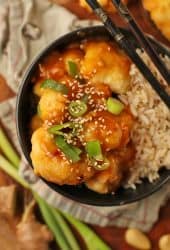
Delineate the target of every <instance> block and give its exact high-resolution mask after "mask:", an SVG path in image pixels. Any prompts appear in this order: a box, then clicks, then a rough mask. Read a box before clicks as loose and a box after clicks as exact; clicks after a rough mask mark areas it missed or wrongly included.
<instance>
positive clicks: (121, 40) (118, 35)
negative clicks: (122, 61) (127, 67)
mask: <svg viewBox="0 0 170 250" xmlns="http://www.w3.org/2000/svg"><path fill="white" fill-rule="evenodd" d="M86 2H87V3H88V5H89V6H90V7H91V8H92V10H93V11H94V12H95V13H96V15H97V16H98V17H99V18H100V20H101V21H102V23H103V24H104V26H105V28H106V29H107V30H108V31H109V33H110V34H111V36H112V37H113V38H114V40H115V41H116V42H117V44H118V45H119V46H120V47H121V48H122V50H123V51H124V52H125V53H126V54H127V55H128V56H129V58H130V59H131V60H132V62H133V63H134V64H135V65H136V67H137V68H138V69H139V71H140V72H141V73H142V74H143V76H144V77H145V79H146V80H147V81H148V82H149V83H150V85H151V86H152V88H153V89H154V90H155V91H156V93H157V94H158V95H159V97H160V98H161V99H162V101H163V102H164V103H165V104H166V105H167V107H168V108H170V96H169V95H168V94H167V93H166V91H165V89H164V87H163V86H162V85H161V84H160V83H159V81H158V80H157V79H156V77H155V76H154V75H153V74H152V72H151V71H150V69H149V68H148V67H147V66H146V64H145V63H144V61H143V60H142V59H141V58H140V56H139V55H138V54H137V52H136V48H135V47H134V46H133V44H132V43H130V42H129V40H128V39H127V37H126V36H125V35H124V34H123V33H122V32H121V31H120V29H119V28H118V27H116V26H115V24H114V23H113V22H112V20H111V18H110V17H109V16H107V14H106V12H105V11H104V10H103V8H102V7H101V6H100V4H99V3H98V2H97V1H96V0H86Z"/></svg>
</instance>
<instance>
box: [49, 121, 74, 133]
mask: <svg viewBox="0 0 170 250" xmlns="http://www.w3.org/2000/svg"><path fill="white" fill-rule="evenodd" d="M65 128H73V124H72V123H71V122H66V123H63V124H58V125H54V126H52V127H50V128H49V129H48V132H49V133H51V134H59V131H60V130H62V129H65Z"/></svg>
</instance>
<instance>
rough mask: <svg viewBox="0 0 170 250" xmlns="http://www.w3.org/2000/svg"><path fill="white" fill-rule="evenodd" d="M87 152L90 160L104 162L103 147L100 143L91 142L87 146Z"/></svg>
mask: <svg viewBox="0 0 170 250" xmlns="http://www.w3.org/2000/svg"><path fill="white" fill-rule="evenodd" d="M85 149H86V152H87V154H88V156H89V158H92V159H95V160H97V161H102V160H103V155H102V150H101V145H100V142H99V141H97V140H96V141H89V142H87V144H86V146H85Z"/></svg>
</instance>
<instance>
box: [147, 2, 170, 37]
mask: <svg viewBox="0 0 170 250" xmlns="http://www.w3.org/2000/svg"><path fill="white" fill-rule="evenodd" d="M143 5H144V8H145V9H146V10H147V11H149V12H150V16H151V19H152V20H153V22H154V23H155V24H156V25H157V27H158V28H159V29H160V30H161V31H162V33H163V34H164V35H165V36H166V38H168V39H169V40H170V0H163V1H160V0H154V1H153V0H143Z"/></svg>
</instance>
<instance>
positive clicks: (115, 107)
mask: <svg viewBox="0 0 170 250" xmlns="http://www.w3.org/2000/svg"><path fill="white" fill-rule="evenodd" d="M106 105H107V110H108V111H109V112H110V113H112V114H114V115H119V114H120V113H121V112H122V111H123V109H124V107H125V106H124V104H123V103H122V102H120V101H119V100H117V99H115V98H112V97H109V98H108V100H107V103H106Z"/></svg>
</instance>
